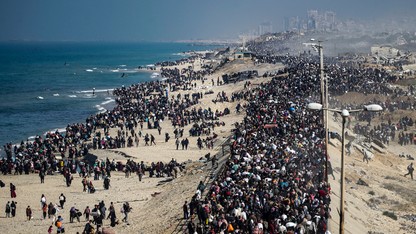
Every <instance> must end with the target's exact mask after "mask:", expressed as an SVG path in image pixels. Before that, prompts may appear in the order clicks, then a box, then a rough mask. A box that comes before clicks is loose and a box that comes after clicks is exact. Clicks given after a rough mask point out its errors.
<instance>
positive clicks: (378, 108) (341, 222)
mask: <svg viewBox="0 0 416 234" xmlns="http://www.w3.org/2000/svg"><path fill="white" fill-rule="evenodd" d="M307 108H308V109H310V110H326V111H332V112H336V113H339V114H341V116H342V134H341V147H342V148H341V196H340V211H339V233H340V234H344V216H345V213H344V211H345V205H344V196H345V161H344V155H345V123H346V122H347V118H348V117H349V116H350V112H361V111H370V112H379V111H382V110H383V108H382V107H381V106H380V105H376V104H370V105H367V106H364V108H363V109H358V110H350V111H348V110H345V109H343V110H337V109H329V108H324V107H323V106H322V104H319V103H309V104H308V106H307Z"/></svg>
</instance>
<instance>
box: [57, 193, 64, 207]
mask: <svg viewBox="0 0 416 234" xmlns="http://www.w3.org/2000/svg"><path fill="white" fill-rule="evenodd" d="M65 202H66V197H65V196H64V194H63V193H61V195H60V196H59V205H60V206H61V209H63V208H64V205H65Z"/></svg>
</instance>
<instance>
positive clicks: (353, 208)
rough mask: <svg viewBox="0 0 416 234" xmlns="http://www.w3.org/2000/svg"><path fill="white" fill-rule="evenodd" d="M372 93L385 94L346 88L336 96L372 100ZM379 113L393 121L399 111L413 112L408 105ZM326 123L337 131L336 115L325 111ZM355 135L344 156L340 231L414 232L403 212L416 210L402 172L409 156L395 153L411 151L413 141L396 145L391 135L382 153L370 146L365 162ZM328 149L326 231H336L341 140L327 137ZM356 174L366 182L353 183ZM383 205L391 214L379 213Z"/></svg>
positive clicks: (412, 185) (413, 185)
mask: <svg viewBox="0 0 416 234" xmlns="http://www.w3.org/2000/svg"><path fill="white" fill-rule="evenodd" d="M351 95H352V96H351ZM373 98H376V99H377V100H384V98H385V97H382V96H379V95H372V97H368V96H364V95H362V94H352V93H350V94H348V95H345V96H344V97H340V99H341V100H342V101H344V102H356V103H363V102H367V100H369V99H371V100H373ZM382 114H383V115H384V116H385V119H387V117H391V119H392V121H393V122H397V121H398V119H400V118H401V117H402V116H405V115H407V116H409V117H413V119H415V117H416V113H415V112H414V111H396V112H393V113H387V112H385V113H382ZM339 119H340V118H339ZM352 120H353V121H352V123H351V126H354V125H355V123H356V122H357V121H355V120H354V118H352ZM379 123H380V118H376V119H375V120H374V121H372V123H371V127H373V126H375V125H378V124H379ZM361 125H363V124H361ZM329 128H330V131H335V132H338V133H341V120H338V121H337V122H335V121H334V119H333V118H332V117H331V115H330V122H329ZM413 129H414V127H413ZM347 131H348V132H349V133H350V134H351V133H352V130H351V129H347ZM397 134H398V133H397ZM347 139H350V138H347ZM361 140H363V137H362V136H357V140H355V141H354V147H353V150H352V154H351V156H345V181H346V182H345V191H346V193H345V194H346V195H345V219H344V220H345V233H351V234H360V233H362V234H365V233H370V232H373V233H416V231H415V230H416V229H415V228H416V225H415V224H416V223H415V222H414V221H410V220H409V219H407V218H406V217H410V216H412V215H413V216H414V217H415V214H416V195H415V193H414V191H416V181H415V180H413V181H412V180H411V179H410V177H409V176H408V177H404V176H403V175H404V174H405V173H407V170H406V167H407V165H408V164H410V162H413V161H411V160H407V159H404V158H399V157H398V155H399V154H401V153H404V154H406V155H407V154H410V155H412V156H413V157H414V156H416V155H415V153H414V152H416V151H415V150H416V145H407V146H400V145H399V144H398V143H397V140H396V142H391V143H390V144H389V145H388V148H386V149H384V153H380V152H377V151H376V150H374V149H372V152H373V153H374V158H373V159H372V160H371V161H370V162H369V163H368V164H367V163H365V162H363V160H362V159H363V154H362V153H361V152H360V151H359V150H360V149H362V148H363V147H362V146H361V144H359V142H360V141H361ZM329 155H330V158H331V163H332V167H333V169H334V176H335V179H334V178H333V177H332V176H331V175H329V176H328V178H329V179H328V180H329V182H330V184H331V188H332V195H331V210H332V213H331V215H332V219H331V220H330V224H329V227H330V231H331V233H338V229H339V213H338V210H339V204H340V183H339V182H340V174H341V166H340V165H341V142H340V141H338V140H337V139H330V144H329ZM359 179H361V180H363V181H364V182H366V183H367V184H368V186H363V185H359V184H357V182H358V180H359ZM415 179H416V178H415ZM386 211H388V212H394V214H395V215H396V216H397V220H394V219H392V218H390V217H388V216H386V215H383V213H384V212H386Z"/></svg>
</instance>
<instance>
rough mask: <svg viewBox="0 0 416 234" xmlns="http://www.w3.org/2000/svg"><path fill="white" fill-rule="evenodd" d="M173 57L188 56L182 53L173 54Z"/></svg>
mask: <svg viewBox="0 0 416 234" xmlns="http://www.w3.org/2000/svg"><path fill="white" fill-rule="evenodd" d="M172 55H175V56H184V57H185V56H187V54H186V53H185V52H182V53H173V54H172Z"/></svg>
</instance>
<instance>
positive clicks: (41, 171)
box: [39, 170, 45, 184]
mask: <svg viewBox="0 0 416 234" xmlns="http://www.w3.org/2000/svg"><path fill="white" fill-rule="evenodd" d="M39 177H40V183H41V184H43V183H45V171H44V170H40V171H39Z"/></svg>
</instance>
